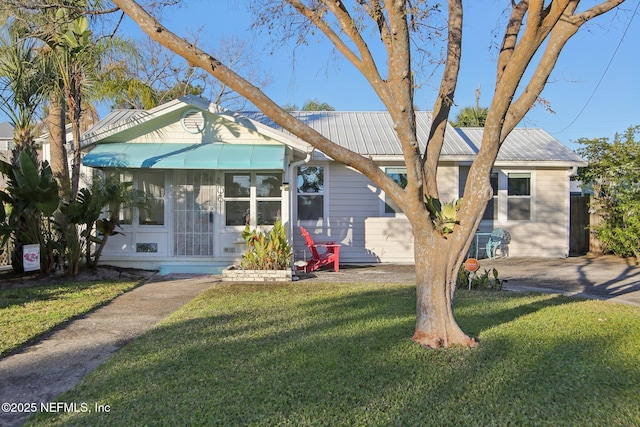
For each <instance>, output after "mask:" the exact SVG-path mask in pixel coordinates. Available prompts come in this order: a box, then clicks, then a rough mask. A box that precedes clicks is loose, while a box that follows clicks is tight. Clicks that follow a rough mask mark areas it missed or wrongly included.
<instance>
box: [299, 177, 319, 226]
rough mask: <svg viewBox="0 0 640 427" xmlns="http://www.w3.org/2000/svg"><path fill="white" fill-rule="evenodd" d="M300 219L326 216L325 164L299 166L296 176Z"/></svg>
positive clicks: (312, 219)
mask: <svg viewBox="0 0 640 427" xmlns="http://www.w3.org/2000/svg"><path fill="white" fill-rule="evenodd" d="M296 190H297V202H298V220H300V221H317V220H320V219H322V218H324V166H310V165H306V166H299V167H298V172H297V177H296Z"/></svg>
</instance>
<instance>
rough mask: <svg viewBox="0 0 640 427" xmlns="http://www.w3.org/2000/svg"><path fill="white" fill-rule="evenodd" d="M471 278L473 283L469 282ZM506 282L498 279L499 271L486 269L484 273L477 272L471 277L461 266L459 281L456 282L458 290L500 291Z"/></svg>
mask: <svg viewBox="0 0 640 427" xmlns="http://www.w3.org/2000/svg"><path fill="white" fill-rule="evenodd" d="M469 277H471V282H469ZM503 282H505V280H502V279H500V278H499V277H498V270H496V269H495V268H492V269H491V271H489V270H487V269H485V270H484V273H481V274H480V273H479V272H478V271H476V272H475V273H473V276H471V273H470V272H469V271H467V270H466V269H465V268H464V265H462V266H460V270H459V271H458V279H457V280H456V288H458V289H493V290H496V291H499V290H500V289H502V284H503Z"/></svg>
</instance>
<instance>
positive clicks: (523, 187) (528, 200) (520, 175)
mask: <svg viewBox="0 0 640 427" xmlns="http://www.w3.org/2000/svg"><path fill="white" fill-rule="evenodd" d="M468 173H469V167H468V166H460V175H459V194H460V197H464V194H463V191H464V187H465V185H466V182H467V176H468ZM533 180H534V172H531V171H510V170H505V169H497V170H494V171H492V172H491V176H490V182H491V187H492V189H493V197H492V198H491V199H490V200H489V202H488V203H487V207H486V209H485V211H484V214H483V216H482V220H483V221H491V222H496V223H504V222H506V221H533V219H534V216H535V213H534V210H535V209H534V192H535V190H534V188H533Z"/></svg>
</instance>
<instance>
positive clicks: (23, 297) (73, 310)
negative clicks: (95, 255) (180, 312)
mask: <svg viewBox="0 0 640 427" xmlns="http://www.w3.org/2000/svg"><path fill="white" fill-rule="evenodd" d="M138 284H139V283H138V282H113V281H107V282H86V283H85V282H82V283H80V282H78V283H68V284H58V285H49V286H34V287H25V288H13V289H0V356H2V355H5V354H7V353H9V352H11V351H13V350H15V349H17V348H18V347H20V346H21V345H23V344H25V343H27V342H29V341H31V340H33V339H35V338H38V337H40V336H42V335H43V334H45V333H47V332H49V331H51V330H52V329H54V328H56V327H58V326H60V325H61V324H63V323H65V322H67V321H69V320H70V319H72V318H74V317H77V316H79V315H81V314H84V313H86V312H88V311H90V310H91V309H93V308H95V307H97V306H99V305H101V304H104V303H105V302H107V301H110V300H112V299H113V298H115V297H116V296H118V295H120V294H122V293H124V292H126V291H128V290H130V289H132V288H133V287H135V286H137V285H138Z"/></svg>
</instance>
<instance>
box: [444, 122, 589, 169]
mask: <svg viewBox="0 0 640 427" xmlns="http://www.w3.org/2000/svg"><path fill="white" fill-rule="evenodd" d="M483 130H484V129H483V128H458V129H456V131H457V132H458V134H459V135H460V136H462V137H463V138H464V139H465V140H467V141H468V143H469V144H471V145H472V146H473V147H474V148H475V149H476V150H479V149H480V146H481V145H482V133H483ZM497 161H507V162H508V161H512V162H566V163H570V164H575V165H576V166H581V165H585V166H586V162H585V161H584V160H583V159H582V158H581V157H580V156H578V155H577V154H576V153H574V152H573V151H571V150H570V149H569V148H567V147H566V146H565V145H563V144H562V143H561V142H560V141H558V140H557V139H555V138H554V137H552V136H551V135H549V133H548V132H546V131H545V130H543V129H533V128H516V129H514V130H513V131H511V133H510V134H509V135H508V136H507V139H506V140H505V141H504V143H503V144H502V147H501V148H500V151H499V152H498V158H497Z"/></svg>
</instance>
